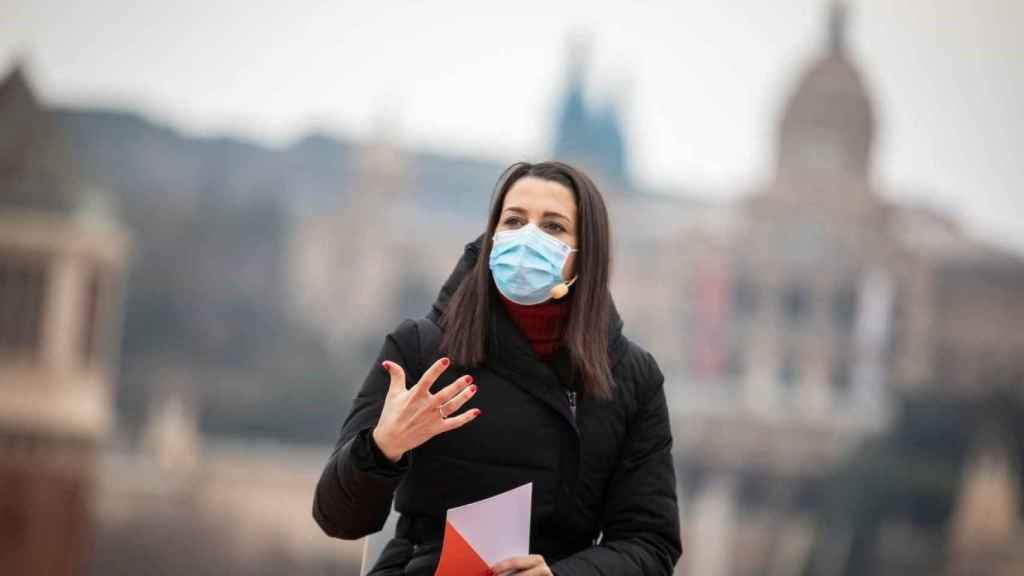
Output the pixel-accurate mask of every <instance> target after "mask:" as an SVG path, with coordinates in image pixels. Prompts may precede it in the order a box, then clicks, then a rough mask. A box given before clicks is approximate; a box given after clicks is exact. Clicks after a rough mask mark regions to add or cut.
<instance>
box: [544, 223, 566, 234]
mask: <svg viewBox="0 0 1024 576" xmlns="http://www.w3.org/2000/svg"><path fill="white" fill-rule="evenodd" d="M544 229H545V230H547V231H548V232H550V233H552V234H561V233H562V232H565V227H564V226H562V225H561V224H559V223H558V222H545V223H544Z"/></svg>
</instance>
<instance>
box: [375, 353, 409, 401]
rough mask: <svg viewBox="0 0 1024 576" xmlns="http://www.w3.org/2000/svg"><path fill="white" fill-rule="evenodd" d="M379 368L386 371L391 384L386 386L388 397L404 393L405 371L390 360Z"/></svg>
mask: <svg viewBox="0 0 1024 576" xmlns="http://www.w3.org/2000/svg"><path fill="white" fill-rule="evenodd" d="M381 366H383V367H384V369H385V370H387V372H388V375H390V376H391V384H390V385H389V386H388V395H391V394H394V393H395V392H404V391H405V370H403V369H402V367H401V366H399V365H398V364H395V363H394V362H392V361H390V360H385V361H384V362H383V363H382V364H381Z"/></svg>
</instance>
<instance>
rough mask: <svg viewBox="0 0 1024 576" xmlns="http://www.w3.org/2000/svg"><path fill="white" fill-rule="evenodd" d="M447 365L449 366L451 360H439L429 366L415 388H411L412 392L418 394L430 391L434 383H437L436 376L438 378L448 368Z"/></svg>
mask: <svg viewBox="0 0 1024 576" xmlns="http://www.w3.org/2000/svg"><path fill="white" fill-rule="evenodd" d="M449 364H451V360H449V359H448V358H447V357H445V358H441V359H439V360H438V361H437V362H434V363H433V364H432V365H431V366H430V368H428V369H427V371H426V372H424V373H423V377H422V378H420V381H419V382H417V383H416V385H415V386H413V390H414V391H415V392H417V393H420V394H424V393H426V392H428V391H429V390H430V387H431V386H433V385H434V382H436V381H437V378H438V376H440V375H441V374H442V373H443V372H444V371H445V370H446V369H447V368H448V365H449Z"/></svg>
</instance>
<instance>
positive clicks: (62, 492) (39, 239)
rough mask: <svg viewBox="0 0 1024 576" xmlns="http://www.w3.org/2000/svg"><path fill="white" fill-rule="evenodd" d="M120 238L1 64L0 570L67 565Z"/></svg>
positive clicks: (101, 428) (96, 428) (65, 568)
mask: <svg viewBox="0 0 1024 576" xmlns="http://www.w3.org/2000/svg"><path fill="white" fill-rule="evenodd" d="M127 249H128V239H127V237H126V235H125V233H124V232H123V231H122V230H121V229H120V227H119V226H118V225H117V223H116V222H115V220H114V219H113V217H112V213H111V212H110V210H109V209H108V207H107V205H106V197H105V195H104V194H103V193H102V192H99V191H96V190H93V189H90V188H89V187H88V186H87V184H86V182H84V181H83V179H82V178H81V176H80V174H79V172H78V168H77V167H76V164H75V161H74V159H73V158H71V157H70V156H69V155H68V152H67V148H66V147H65V144H64V142H63V140H62V134H61V132H60V129H59V127H58V125H57V123H56V121H55V119H54V117H53V115H52V114H51V112H50V111H49V110H47V109H46V108H45V107H44V106H43V105H41V104H40V103H39V101H38V100H37V99H36V96H35V95H34V94H33V92H32V90H31V88H30V86H29V84H28V82H27V81H26V78H25V75H24V73H23V72H22V70H21V69H20V68H15V69H14V70H13V72H11V73H9V74H8V75H7V77H6V78H4V79H3V81H2V83H0V566H2V567H3V568H2V570H3V572H4V573H6V574H19V575H34V574H72V573H76V574H77V573H80V572H81V571H82V570H83V569H84V567H85V565H86V563H87V556H88V551H89V550H90V549H91V548H92V545H93V543H94V542H93V541H94V530H93V519H92V512H93V494H94V490H95V478H96V474H97V464H98V455H99V453H100V451H101V450H102V449H103V447H104V444H105V440H106V439H107V437H108V433H109V432H110V430H111V427H112V402H111V400H112V388H113V384H114V378H115V375H116V373H117V372H116V357H115V354H114V353H113V347H112V346H111V344H112V343H113V342H116V341H117V334H116V333H117V326H118V323H119V322H118V321H119V314H120V301H119V299H120V297H119V282H120V279H121V276H122V272H123V269H124V266H125V260H126V253H127Z"/></svg>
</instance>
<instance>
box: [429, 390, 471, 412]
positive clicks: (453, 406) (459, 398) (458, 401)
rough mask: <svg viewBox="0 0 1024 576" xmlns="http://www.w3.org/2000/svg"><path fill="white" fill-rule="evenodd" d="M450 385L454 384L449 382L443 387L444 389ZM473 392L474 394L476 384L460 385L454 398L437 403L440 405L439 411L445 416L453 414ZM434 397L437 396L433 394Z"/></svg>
mask: <svg viewBox="0 0 1024 576" xmlns="http://www.w3.org/2000/svg"><path fill="white" fill-rule="evenodd" d="M452 386H455V384H449V385H448V386H446V387H445V390H447V389H448V388H451V387H452ZM474 394H476V386H473V385H469V386H464V387H462V389H461V390H459V393H458V394H456V395H455V397H454V398H452V399H451V400H449V401H447V402H439V403H438V404H439V405H440V407H441V413H442V414H444V416H445V417H448V416H449V415H451V414H455V413H456V412H458V411H459V408H462V406H463V405H464V404H465V403H466V402H468V401H469V399H470V398H472V397H473V395H474ZM434 398H437V396H434Z"/></svg>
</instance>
